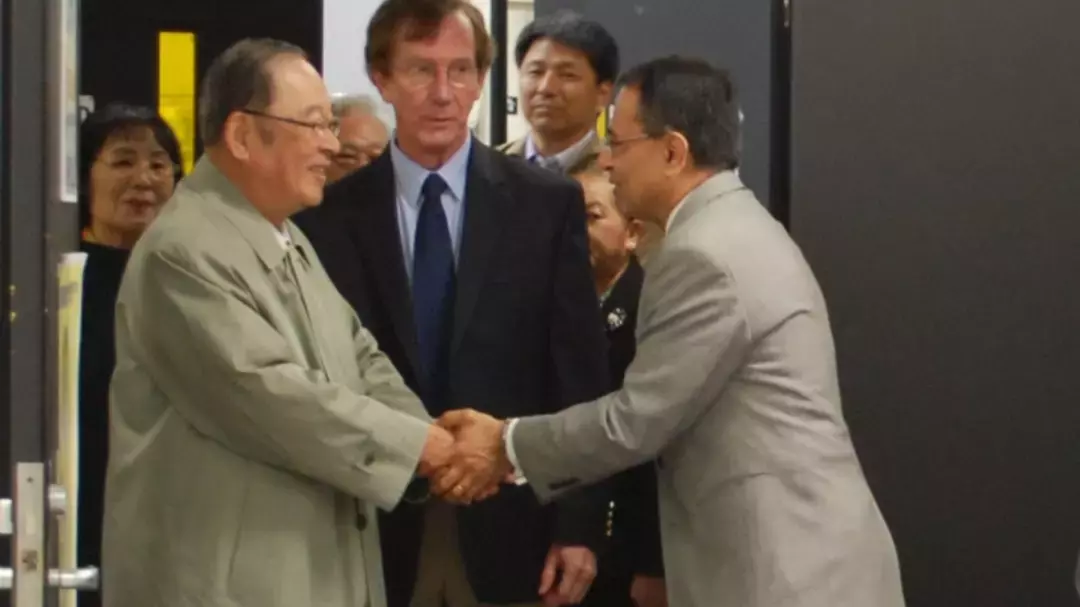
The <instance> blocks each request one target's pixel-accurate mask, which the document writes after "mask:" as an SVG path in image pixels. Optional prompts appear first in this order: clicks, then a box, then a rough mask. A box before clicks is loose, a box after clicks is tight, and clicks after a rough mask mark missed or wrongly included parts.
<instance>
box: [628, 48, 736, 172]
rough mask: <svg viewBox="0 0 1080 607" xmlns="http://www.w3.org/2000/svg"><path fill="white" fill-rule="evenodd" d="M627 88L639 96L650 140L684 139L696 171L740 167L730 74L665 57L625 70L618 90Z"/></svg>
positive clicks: (698, 62) (697, 61) (692, 61)
mask: <svg viewBox="0 0 1080 607" xmlns="http://www.w3.org/2000/svg"><path fill="white" fill-rule="evenodd" d="M626 87H631V88H634V89H637V91H638V92H639V93H640V95H641V100H640V105H639V106H638V116H639V118H640V120H641V125H642V127H643V128H644V130H645V133H646V134H647V135H649V136H651V137H659V136H661V135H663V134H664V133H665V132H667V131H674V132H677V133H681V134H682V135H683V136H684V137H686V140H687V141H688V142H689V143H690V154H691V156H693V158H694V164H695V165H696V166H698V167H703V168H712V169H719V170H729V169H734V168H736V167H738V166H739V157H738V141H739V107H738V101H737V100H736V95H735V85H734V84H733V83H732V81H731V76H730V75H729V74H728V72H727V71H726V70H723V69H720V68H717V67H713V66H712V65H710V64H709V63H708V62H707V61H703V60H701V59H693V58H688V57H680V56H677V55H676V56H670V57H663V58H660V59H653V60H652V61H647V62H645V63H642V64H640V65H637V66H634V67H633V68H630V69H629V70H627V72H626V73H625V74H623V75H622V76H621V77H620V78H619V82H618V83H617V85H616V89H617V90H622V89H624V88H626Z"/></svg>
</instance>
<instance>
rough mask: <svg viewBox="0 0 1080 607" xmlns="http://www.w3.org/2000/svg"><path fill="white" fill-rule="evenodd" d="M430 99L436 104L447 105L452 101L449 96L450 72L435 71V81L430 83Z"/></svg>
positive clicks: (451, 97) (451, 96)
mask: <svg viewBox="0 0 1080 607" xmlns="http://www.w3.org/2000/svg"><path fill="white" fill-rule="evenodd" d="M431 86H432V88H431V98H432V99H434V100H435V101H436V102H438V103H448V102H450V101H451V100H452V99H453V95H451V94H450V71H449V70H436V72H435V81H434V82H433V83H432V85H431Z"/></svg>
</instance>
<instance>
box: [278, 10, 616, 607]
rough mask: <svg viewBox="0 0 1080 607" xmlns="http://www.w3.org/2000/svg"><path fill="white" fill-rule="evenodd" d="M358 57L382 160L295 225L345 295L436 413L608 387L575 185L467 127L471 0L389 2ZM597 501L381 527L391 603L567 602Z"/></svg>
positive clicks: (509, 499)
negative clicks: (378, 109) (381, 102)
mask: <svg viewBox="0 0 1080 607" xmlns="http://www.w3.org/2000/svg"><path fill="white" fill-rule="evenodd" d="M367 40H368V42H367V48H366V50H365V54H366V59H367V65H368V69H369V72H370V75H371V77H372V80H373V82H374V83H375V84H376V86H377V87H378V88H379V90H380V92H381V94H382V96H383V98H384V99H385V100H386V101H387V102H388V103H390V104H391V105H392V106H393V107H394V110H395V113H396V118H397V130H396V132H395V134H394V138H393V141H392V143H391V145H390V146H389V150H388V153H384V154H383V155H382V156H380V157H379V158H378V159H377V160H376V161H375V162H374V163H372V164H371V165H369V166H367V167H365V168H363V169H360V170H359V171H357V172H356V173H354V174H352V175H350V176H349V177H346V178H345V179H343V180H342V181H340V182H338V183H337V184H335V186H334V187H332V188H331V189H330V190H329V191H328V192H327V195H326V200H325V202H324V204H323V206H322V207H321V208H319V209H316V210H313V211H312V212H310V213H308V214H307V215H304V216H301V217H299V218H298V220H297V222H298V224H299V225H300V226H301V227H302V229H304V230H305V231H306V232H307V234H308V235H309V237H310V239H311V240H312V242H313V243H314V246H315V248H316V249H317V251H318V253H319V256H320V258H321V259H323V260H324V261H325V264H326V269H327V271H328V273H329V274H330V276H331V278H332V280H333V281H334V282H335V283H336V285H337V286H338V288H339V290H340V291H341V292H342V294H343V295H344V296H345V297H346V299H348V301H349V302H350V303H351V304H352V305H353V307H354V308H355V309H356V311H357V313H358V314H359V316H360V317H361V319H362V321H363V323H364V325H365V326H366V327H367V328H368V329H369V330H370V331H371V332H372V333H373V334H374V335H375V337H376V339H377V340H378V342H379V344H380V346H381V347H382V348H383V349H384V351H385V352H387V354H388V355H389V356H390V357H391V359H392V360H393V362H394V364H395V366H397V368H398V369H399V370H400V371H401V373H402V375H403V376H404V377H405V379H406V382H407V383H408V384H409V385H410V386H411V387H413V388H414V389H415V390H416V391H417V392H418V393H419V394H420V395H421V397H422V399H423V401H424V404H425V405H426V407H427V409H428V411H429V412H430V413H431V414H432V415H438V414H440V413H442V412H443V411H446V410H449V409H452V408H455V407H460V406H464V405H471V406H476V407H479V408H481V409H486V410H487V411H489V412H491V413H492V414H495V415H499V416H503V417H505V416H517V415H527V414H530V413H541V412H545V411H546V412H554V411H555V410H558V409H562V408H564V407H565V406H568V405H570V404H571V403H574V402H578V401H581V400H585V399H588V398H593V397H596V396H599V395H600V394H602V393H603V392H604V391H605V389H606V388H607V386H608V379H607V368H606V360H605V348H606V344H605V339H604V335H603V331H602V325H601V322H600V318H599V311H598V305H597V298H596V293H595V291H594V289H593V284H592V278H591V274H590V271H589V261H588V250H587V240H586V235H585V215H584V204H583V202H582V195H581V190H580V188H579V187H578V186H576V185H575V184H574V183H573V182H572V181H570V180H569V179H566V178H564V177H561V176H558V175H555V174H552V173H550V172H548V171H544V170H542V169H539V168H536V167H532V166H529V165H528V164H526V163H524V162H521V161H520V160H515V159H510V158H507V157H505V156H503V155H502V154H499V153H497V152H495V151H493V150H491V149H489V148H487V147H486V146H484V145H483V144H481V143H480V142H479V141H474V140H472V139H471V138H470V136H469V131H468V122H467V120H468V115H469V111H470V109H471V108H472V105H473V103H475V101H476V100H477V98H478V97H479V95H480V92H481V88H482V84H483V80H484V77H485V75H486V73H487V70H488V68H489V67H490V65H491V57H492V48H491V41H490V38H489V36H488V34H487V32H486V31H485V29H484V22H483V18H482V15H481V14H480V13H479V12H478V11H477V10H476V8H475V7H473V6H472V4H470V3H469V2H468V1H467V0H386V1H385V2H383V4H382V5H381V6H380V7H379V8H378V10H377V11H376V13H375V15H374V17H373V18H372V20H371V23H370V25H369V28H368V36H367ZM606 501H607V500H606V495H602V494H593V495H590V494H582V495H580V496H574V497H572V498H571V499H568V500H564V501H560V502H558V503H556V504H555V505H554V506H548V507H541V506H540V504H539V503H538V501H537V499H536V497H535V496H534V495H533V494H532V492H531V491H530V490H529V489H528V488H525V487H519V486H512V485H511V486H506V487H503V488H502V489H501V490H500V491H499V493H498V495H496V496H495V497H493V498H492V499H490V500H488V501H485V502H483V503H478V504H476V505H473V506H471V507H467V508H456V507H453V506H451V505H450V504H449V503H447V502H445V501H441V500H438V499H429V500H426V501H425V502H423V503H419V504H412V505H408V504H406V505H403V506H399V507H398V508H397V509H396V510H395V511H394V512H393V513H392V514H390V515H388V516H385V517H384V518H383V520H382V521H381V522H382V528H381V531H382V546H383V554H384V560H385V563H384V567H385V571H386V581H387V594H388V597H389V604H390V606H391V607H442V606H443V605H448V606H449V607H459V606H460V607H470V606H475V605H477V604H481V605H517V604H537V603H539V602H540V601H541V600H543V601H544V602H546V603H548V604H572V603H576V602H578V601H580V600H581V598H582V597H583V596H584V595H585V593H586V592H587V590H588V587H589V585H590V584H591V582H592V578H593V576H594V575H595V571H596V563H595V554H594V548H595V545H596V544H597V543H598V542H599V541H600V540H601V539H602V534H603V525H604V509H605V507H606Z"/></svg>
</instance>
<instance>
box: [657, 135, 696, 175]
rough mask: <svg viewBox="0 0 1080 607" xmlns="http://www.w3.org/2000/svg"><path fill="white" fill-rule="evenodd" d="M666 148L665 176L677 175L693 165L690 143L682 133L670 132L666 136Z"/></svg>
mask: <svg viewBox="0 0 1080 607" xmlns="http://www.w3.org/2000/svg"><path fill="white" fill-rule="evenodd" d="M664 146H665V147H666V148H667V158H666V160H667V161H666V163H665V166H664V174H665V175H677V174H679V173H681V172H683V171H684V170H685V169H686V168H687V167H689V166H690V165H691V164H692V163H691V159H690V142H689V141H687V139H686V136H685V135H683V134H682V133H676V132H674V131H668V132H667V133H666V134H665V135H664Z"/></svg>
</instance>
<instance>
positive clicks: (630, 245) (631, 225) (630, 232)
mask: <svg viewBox="0 0 1080 607" xmlns="http://www.w3.org/2000/svg"><path fill="white" fill-rule="evenodd" d="M644 236H645V224H643V223H641V220H639V219H631V220H629V221H628V222H627V225H626V250H627V251H629V252H631V253H633V252H634V251H636V250H637V248H638V245H640V244H641V240H642V238H644Z"/></svg>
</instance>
